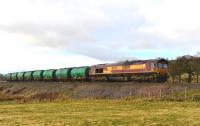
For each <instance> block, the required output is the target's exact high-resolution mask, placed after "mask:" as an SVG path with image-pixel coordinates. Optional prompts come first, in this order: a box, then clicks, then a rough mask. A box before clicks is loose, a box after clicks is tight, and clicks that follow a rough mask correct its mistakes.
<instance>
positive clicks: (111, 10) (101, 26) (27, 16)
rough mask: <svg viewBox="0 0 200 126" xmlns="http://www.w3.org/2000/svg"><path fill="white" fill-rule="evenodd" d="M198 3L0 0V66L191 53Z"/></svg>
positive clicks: (17, 67) (198, 27) (3, 68)
mask: <svg viewBox="0 0 200 126" xmlns="http://www.w3.org/2000/svg"><path fill="white" fill-rule="evenodd" d="M199 5H200V2H199V1H198V0H190V1H188V0H162V1H161V0H124V1H121V0H84V1H83V0H73V1H72V0H17V1H16V0H6V1H0V18H1V20H0V45H1V46H0V57H2V59H4V60H3V61H1V62H0V70H1V71H3V72H4V71H14V70H26V69H27V70H30V69H45V68H55V67H64V66H68V65H69V66H74V65H75V66H76V65H84V64H95V63H101V62H103V61H104V62H105V61H118V60H122V59H123V60H124V59H128V58H134V57H140V56H138V55H134V54H132V53H130V52H135V53H136V54H138V53H137V51H138V52H152V51H154V52H156V53H157V52H161V51H162V50H165V51H164V52H165V53H166V55H167V52H171V51H172V50H173V49H174V51H176V53H175V54H178V53H179V52H185V53H186V54H191V53H195V52H197V51H198V50H199V48H198V47H199V46H200V43H199V40H200V37H199V33H200V24H199V22H200V16H199V15H198V12H199V11H200V9H199ZM188 43H190V44H188ZM132 50H133V51H132ZM66 52H67V53H66ZM69 53H70V54H69ZM72 54H73V55H72ZM152 54H153V52H152ZM162 54H164V53H162ZM181 54H182V53H181ZM146 55H147V56H148V57H149V55H148V54H146ZM142 56H145V54H142ZM170 56H172V54H170ZM175 56H176V55H174V57H175ZM153 57H154V56H153V55H152V57H150V58H153ZM54 59H56V60H54ZM97 59H98V60H97ZM40 60H41V62H38V61H40ZM80 61H81V62H80ZM76 63H77V64H76Z"/></svg>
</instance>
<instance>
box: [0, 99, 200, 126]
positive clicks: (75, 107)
mask: <svg viewBox="0 0 200 126" xmlns="http://www.w3.org/2000/svg"><path fill="white" fill-rule="evenodd" d="M0 113H1V114H0V125H2V126H4V125H20V126H21V125H27V126H30V125H40V126H42V125H60V126H62V125H70V126H71V125H73V126H90V125H91V126H94V125H95V126H96V125H99V126H103V125H105V126H107V125H113V126H114V125H121V126H124V125H125V126H130V125H131V126H132V125H173V126H184V125H200V120H199V117H200V104H199V103H194V102H144V101H143V102H141V101H127V100H70V101H63V102H38V103H25V104H20V103H9V104H8V103H6V102H1V103H0Z"/></svg>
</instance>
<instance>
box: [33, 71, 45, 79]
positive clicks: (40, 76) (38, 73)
mask: <svg viewBox="0 0 200 126" xmlns="http://www.w3.org/2000/svg"><path fill="white" fill-rule="evenodd" d="M43 73H44V70H37V71H34V72H33V81H42V80H43Z"/></svg>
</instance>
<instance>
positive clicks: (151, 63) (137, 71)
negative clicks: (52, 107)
mask: <svg viewBox="0 0 200 126" xmlns="http://www.w3.org/2000/svg"><path fill="white" fill-rule="evenodd" d="M116 78H117V80H120V81H149V82H165V81H167V78H168V61H167V60H165V59H155V60H135V61H125V62H120V63H113V64H98V65H93V66H83V67H75V68H60V69H49V70H36V71H27V72H19V73H9V74H6V79H7V81H44V82H45V81H113V80H114V79H116Z"/></svg>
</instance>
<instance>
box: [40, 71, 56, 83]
mask: <svg viewBox="0 0 200 126" xmlns="http://www.w3.org/2000/svg"><path fill="white" fill-rule="evenodd" d="M55 73H56V70H45V71H44V73H43V79H44V80H47V81H54V80H55V77H56V74H55Z"/></svg>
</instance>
